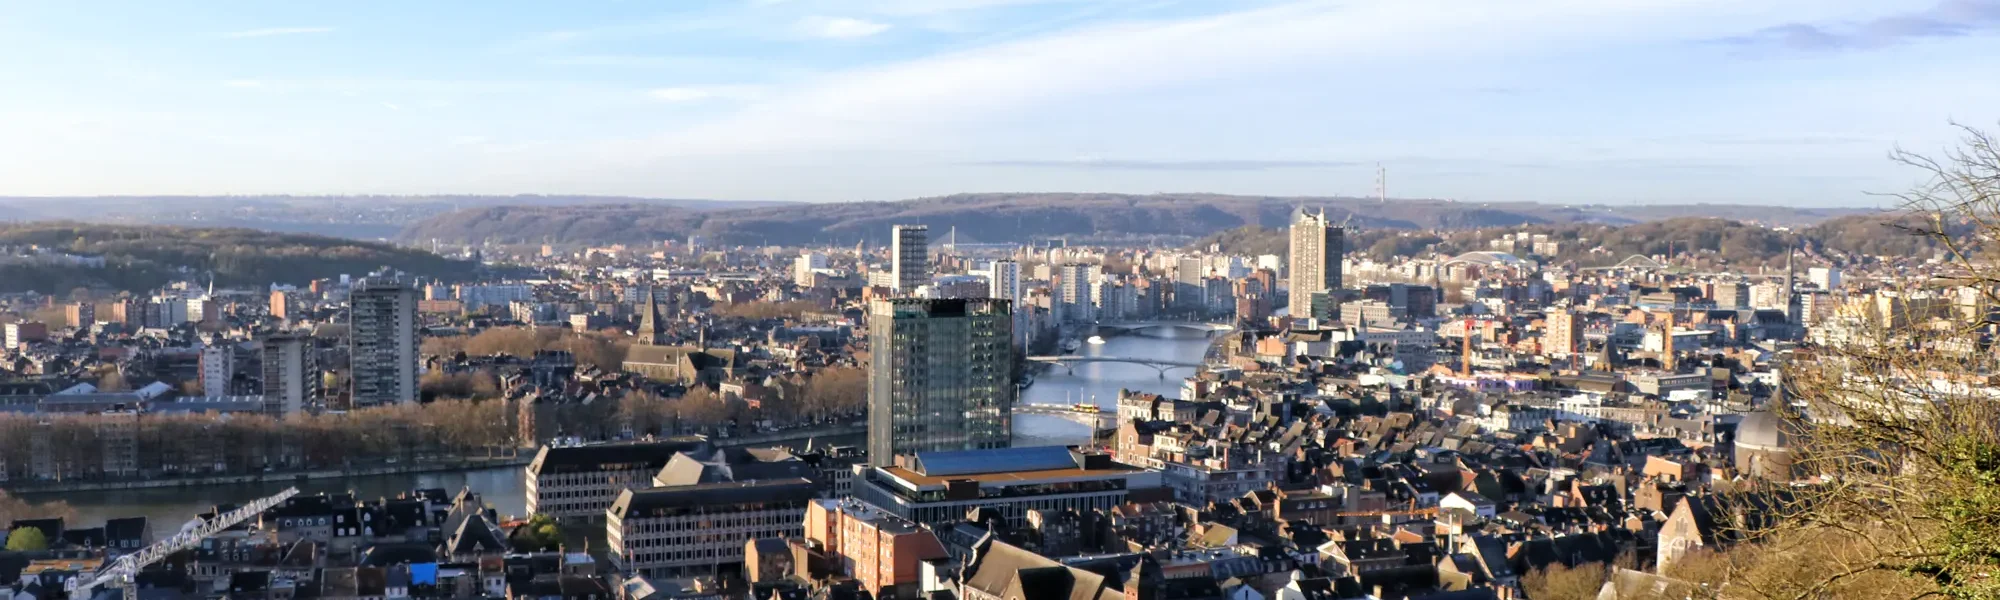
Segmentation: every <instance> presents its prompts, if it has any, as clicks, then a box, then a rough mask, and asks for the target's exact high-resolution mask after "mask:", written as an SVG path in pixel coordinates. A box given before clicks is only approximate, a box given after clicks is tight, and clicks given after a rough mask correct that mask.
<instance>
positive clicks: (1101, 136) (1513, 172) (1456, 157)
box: [0, 0, 2000, 206]
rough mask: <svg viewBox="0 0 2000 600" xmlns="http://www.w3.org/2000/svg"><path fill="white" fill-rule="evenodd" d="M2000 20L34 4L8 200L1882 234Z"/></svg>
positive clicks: (4, 93)
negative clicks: (1654, 225)
mask: <svg viewBox="0 0 2000 600" xmlns="http://www.w3.org/2000/svg"><path fill="white" fill-rule="evenodd" d="M1995 57H2000V0H1945V1H1943V2H1938V1H1936V0H1918V1H1900V0H1752V1H1746V0H1616V1H1607V0H1506V1H1497V0H1338V1H1318V0H1178V1H1177V0H659V1H642V0H625V1H603V2H591V1H588V0H571V1H566V2H508V1H500V0H481V1H477V2H472V1H446V0H426V1H421V2H411V1H407V0H399V1H372V0H344V1H342V2H265V1H258V2H239V1H233V0H200V1H194V0H135V1H130V2H110V1H95V0H36V1H28V0H0V195H123V194H133V195H150V194H275V193H285V194H362V193H367V194H441V193H464V194H514V193H551V194H605V195H630V196H648V197H668V198H713V199H725V200H793V201H815V202H818V201H857V200H891V199H901V198H911V197H922V196H935V195H944V194H951V193H958V192H1029V191H1103V192H1127V193H1154V192H1216V193H1234V194H1268V195H1356V196H1372V195H1374V194H1375V193H1376V179H1377V165H1380V168H1382V169H1385V170H1386V172H1387V179H1388V185H1387V188H1388V194H1389V195H1390V196H1392V197H1422V198H1450V199H1456V200H1461V201H1468V202H1482V201H1491V202H1499V201H1540V202H1553V203H1565V204H1568V203H1600V204H1631V203H1681V202H1737V203H1756V204H1781V205H1789V206H1815V205H1875V204H1880V203H1881V202H1882V201H1881V200H1880V197H1879V196H1876V195H1874V194H1878V193H1884V192H1895V191H1900V190H1903V189H1907V188H1908V187H1910V186H1911V185H1912V184H1914V183H1916V182H1917V181H1918V175H1919V174H1918V173H1915V172H1913V171H1912V170H1910V169H1909V168H1907V167H1901V166H1898V165H1896V164H1894V163H1893V162H1891V161H1890V160H1888V158H1887V155H1888V153H1889V152H1890V151H1891V150H1894V149H1896V148H1899V147H1900V148H1906V149H1909V150H1914V151H1918V152H1925V153H1935V152H1939V151H1942V150H1943V149H1946V148H1948V147H1949V146H1950V145H1951V144H1952V143H1953V142H1954V141H1955V140H1956V139H1957V135H1958V132H1957V131H1956V130H1954V129H1953V127H1952V123H1953V122H1960V123H1965V124H1969V125H1974V126H1980V127H1985V128H1989V129H1991V128H2000V62H1996V58H1995Z"/></svg>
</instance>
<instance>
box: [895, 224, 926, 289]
mask: <svg viewBox="0 0 2000 600" xmlns="http://www.w3.org/2000/svg"><path fill="white" fill-rule="evenodd" d="M889 234H890V236H891V237H890V241H889V261H890V262H889V271H890V272H891V273H893V274H894V275H895V280H896V283H895V287H894V288H891V290H892V291H894V292H895V293H896V294H898V295H903V294H910V293H913V292H915V291H917V286H920V285H924V284H926V283H930V282H931V252H930V235H931V233H930V228H929V227H925V226H923V225H894V226H891V227H890V229H889Z"/></svg>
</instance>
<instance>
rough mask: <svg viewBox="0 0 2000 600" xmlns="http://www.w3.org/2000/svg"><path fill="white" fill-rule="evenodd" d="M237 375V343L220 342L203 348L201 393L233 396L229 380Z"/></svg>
mask: <svg viewBox="0 0 2000 600" xmlns="http://www.w3.org/2000/svg"><path fill="white" fill-rule="evenodd" d="M234 377H236V345H235V344H219V345H214V346H204V347H202V349H201V393H202V394H205V395H208V396H233V395H235V393H234V392H233V391H231V390H230V389H229V380H230V379H232V378H234Z"/></svg>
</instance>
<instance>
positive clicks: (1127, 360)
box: [1028, 354, 1202, 379]
mask: <svg viewBox="0 0 2000 600" xmlns="http://www.w3.org/2000/svg"><path fill="white" fill-rule="evenodd" d="M1028 360H1029V361H1030V362H1038V363H1048V364H1051V365H1057V366H1060V367H1062V368H1063V372H1065V373H1075V372H1076V366H1077V365H1082V364H1090V363H1124V364H1128V365H1145V366H1148V367H1152V368H1153V369H1154V370H1157V371H1159V372H1160V379H1166V378H1167V371H1168V370H1171V369H1200V368H1201V367H1202V363H1198V362H1189V361H1183V360H1166V359H1159V358H1139V357H1129V356H1083V355H1077V354H1070V355H1063V356H1030V357H1028Z"/></svg>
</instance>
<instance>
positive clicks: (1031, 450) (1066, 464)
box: [915, 446, 1076, 477]
mask: <svg viewBox="0 0 2000 600" xmlns="http://www.w3.org/2000/svg"><path fill="white" fill-rule="evenodd" d="M1073 468H1076V459H1075V458H1072V457H1071V456H1070V454H1069V447H1068V446H1030V447H1027V448H993V449H987V450H953V451H948V452H918V453H917V462H916V469H915V470H916V472H918V473H922V474H924V475H925V476H928V477H942V476H949V475H977V474H981V473H1005V472H1008V471H1052V470H1055V469H1073Z"/></svg>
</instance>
